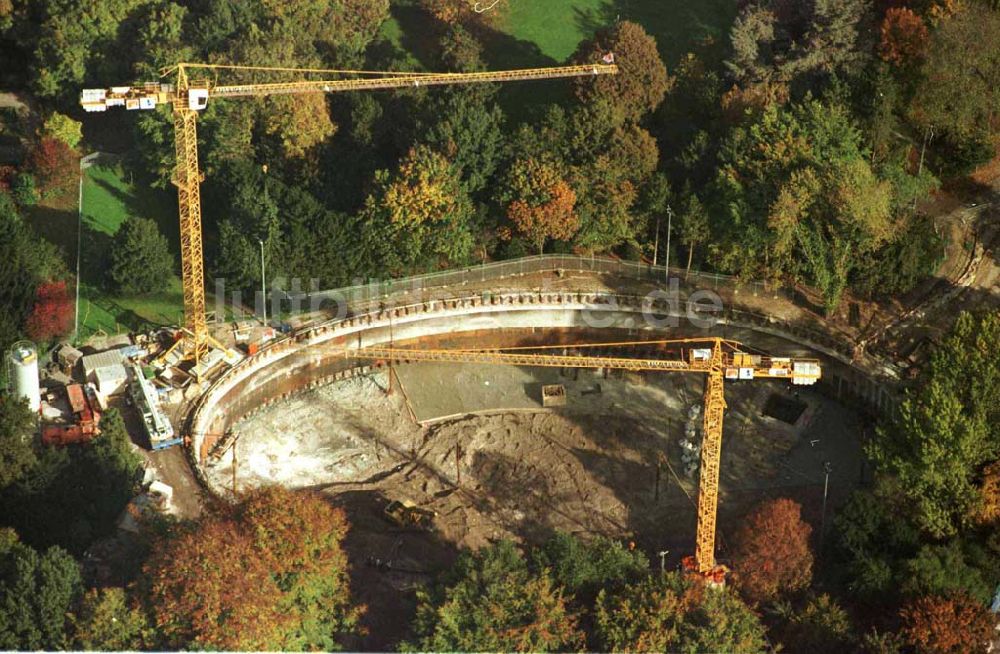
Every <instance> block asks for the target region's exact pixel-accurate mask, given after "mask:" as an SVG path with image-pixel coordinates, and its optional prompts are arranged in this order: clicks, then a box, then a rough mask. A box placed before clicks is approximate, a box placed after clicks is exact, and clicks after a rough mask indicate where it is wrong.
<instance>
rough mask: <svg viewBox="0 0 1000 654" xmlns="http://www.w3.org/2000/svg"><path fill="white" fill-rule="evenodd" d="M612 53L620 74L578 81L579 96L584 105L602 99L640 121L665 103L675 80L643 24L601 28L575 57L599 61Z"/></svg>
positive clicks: (623, 22)
mask: <svg viewBox="0 0 1000 654" xmlns="http://www.w3.org/2000/svg"><path fill="white" fill-rule="evenodd" d="M609 53H613V54H614V56H615V61H616V63H617V64H618V69H619V72H618V74H617V75H601V76H598V77H595V78H593V79H590V78H587V79H585V80H583V79H581V80H578V81H577V82H576V94H577V97H579V98H580V101H581V102H583V103H584V104H589V103H591V102H593V101H595V100H597V99H602V100H604V101H606V102H608V103H609V104H611V105H613V106H616V107H618V108H620V109H621V111H622V114H621V115H622V117H623V118H624V119H626V120H630V121H632V122H637V121H639V120H640V119H641V118H642V117H643V116H645V115H646V114H648V113H650V112H652V111H653V110H655V109H656V108H657V107H658V106H659V105H660V103H661V102H663V98H664V96H665V95H666V94H667V91H669V90H670V87H671V86H672V85H673V80H672V79H671V78H670V77H669V76H668V75H667V68H666V66H664V65H663V60H662V59H660V53H659V51H658V50H657V49H656V39H654V38H653V37H652V36H650V35H649V34H647V33H646V30H644V29H643V28H642V26H641V25H638V24H636V23H633V22H631V21H627V20H626V21H622V22H620V23H618V24H616V25H615V26H614V27H609V28H606V29H603V30H600V31H598V32H597V34H595V35H594V38H593V39H591V40H590V41H585V42H583V43H581V44H580V47H579V48H578V49H577V51H576V54H574V55H573V60H574V61H576V62H577V63H582V64H595V63H599V62H600V61H601V59H602V58H603V57H604V56H606V55H607V54H609Z"/></svg>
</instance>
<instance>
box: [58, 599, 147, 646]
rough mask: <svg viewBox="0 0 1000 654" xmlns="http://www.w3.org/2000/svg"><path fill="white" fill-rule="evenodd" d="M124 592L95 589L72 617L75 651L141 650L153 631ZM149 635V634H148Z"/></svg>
mask: <svg viewBox="0 0 1000 654" xmlns="http://www.w3.org/2000/svg"><path fill="white" fill-rule="evenodd" d="M127 602H128V600H127V598H126V596H125V590H124V589H123V588H114V587H112V588H101V589H97V588H92V589H90V590H88V591H87V592H86V594H85V595H84V596H83V599H82V600H81V601H80V606H79V608H78V609H77V610H76V611H75V612H74V613H73V614H72V615H70V625H71V630H70V632H71V634H72V641H71V642H72V647H73V648H75V649H81V650H118V651H122V650H133V651H135V650H140V649H143V647H144V642H145V641H144V634H145V632H147V631H148V630H149V628H150V627H149V625H148V624H147V622H146V619H145V617H144V616H143V614H142V612H141V611H139V610H138V609H135V608H130V607H129V606H128V603H127ZM146 635H148V634H146Z"/></svg>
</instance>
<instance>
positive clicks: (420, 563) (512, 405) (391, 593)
mask: <svg viewBox="0 0 1000 654" xmlns="http://www.w3.org/2000/svg"><path fill="white" fill-rule="evenodd" d="M397 370H398V372H399V378H400V380H401V382H402V390H400V389H398V388H397V389H396V390H395V392H393V393H392V394H391V395H387V394H386V393H385V389H386V384H387V380H388V377H387V375H386V374H385V373H378V374H375V375H372V376H370V377H361V378H356V379H353V380H349V381H346V382H340V383H338V384H332V385H329V386H326V387H322V388H319V389H316V390H313V391H309V392H307V393H303V394H300V395H298V396H295V397H293V398H291V399H289V400H286V401H285V402H282V403H278V404H275V405H272V406H271V407H268V408H267V409H265V410H263V411H262V412H260V413H258V414H256V415H254V416H252V417H250V418H248V419H246V420H244V421H242V422H241V423H239V424H238V425H237V427H236V432H237V434H238V440H237V442H236V446H235V451H236V467H235V472H236V484H237V488H239V489H243V488H246V487H248V486H251V485H257V484H262V483H281V484H284V485H288V486H292V487H300V488H301V487H309V488H314V489H320V490H323V491H324V492H326V493H327V494H328V495H329V496H330V497H331V500H332V501H333V502H335V503H336V504H338V505H340V506H343V507H344V509H345V511H346V512H347V514H348V517H349V519H350V521H351V525H352V531H351V534H350V536H349V537H348V540H347V548H348V551H349V554H350V557H351V562H352V575H353V577H354V586H353V587H354V589H355V591H356V592H357V593H358V595H359V597H360V600H361V601H362V602H365V603H367V604H368V605H369V606H371V607H372V610H371V612H370V616H371V618H370V619H371V620H372V622H369V623H368V625H367V626H368V627H369V630H370V633H369V636H367V637H366V638H365V639H363V640H361V641H359V642H357V643H355V644H354V646H356V647H358V648H365V649H371V648H375V649H382V648H385V647H388V646H390V645H392V644H393V643H395V642H396V641H397V640H398V639H399V638H400V637H403V636H405V633H406V628H407V625H408V624H409V622H410V620H411V618H412V610H413V596H412V595H413V594H412V592H410V591H411V590H412V589H413V588H414V587H415V585H417V584H420V583H424V582H426V581H428V580H429V579H430V573H432V572H434V571H436V570H439V569H440V568H442V567H443V566H446V565H447V564H448V563H449V562H450V561H451V560H453V558H454V556H455V555H456V553H457V551H459V550H460V549H462V548H476V547H480V546H482V545H485V544H487V543H489V542H491V541H494V540H497V539H500V538H513V539H515V540H519V541H527V542H537V541H540V540H543V539H544V538H546V537H547V536H548V535H550V534H551V533H552V532H553V531H555V530H562V531H567V532H571V533H577V534H580V535H584V536H586V535H591V534H604V535H608V536H612V537H615V538H623V539H630V540H634V541H635V542H636V543H637V545H638V546H639V547H640V548H642V549H643V550H645V551H646V552H647V554H648V555H649V556H650V558H651V560H655V559H656V557H655V552H657V551H660V550H663V549H667V550H670V552H671V555H670V560H671V561H672V562H676V561H677V560H678V559H679V558H680V556H682V555H684V554H686V553H689V552H690V550H691V548H692V546H693V538H694V527H695V507H694V498H696V496H697V486H696V484H697V479H696V478H694V477H693V476H689V475H688V474H687V473H686V472H685V465H684V462H683V461H682V452H681V447H680V445H679V443H678V441H679V440H680V439H681V438H682V437H683V436H684V433H685V424H686V422H687V420H688V412H689V411H690V407H691V406H692V405H699V404H700V402H701V397H700V396H701V391H700V388H701V385H702V379H701V377H700V376H692V375H649V376H645V377H644V376H639V375H629V376H617V377H616V376H611V377H610V378H605V377H604V376H603V375H601V374H599V373H596V372H593V371H580V372H579V373H578V374H577V375H575V376H561V375H560V373H559V371H558V370H557V369H534V368H515V367H508V366H475V367H473V366H454V365H452V366H449V365H447V364H410V365H407V366H402V367H400V368H398V369H397ZM542 383H562V384H564V386H565V387H566V390H567V396H568V405H567V406H566V407H564V408H558V409H543V408H542V407H541V406H539V397H540V390H539V389H540V386H541V384H542ZM773 394H778V395H780V396H781V397H785V398H786V399H789V400H795V399H797V401H799V402H801V405H802V408H803V409H804V410H803V413H802V415H801V417H800V418H798V420H797V421H796V422H795V424H788V423H786V422H782V421H781V420H778V419H776V418H772V417H767V416H764V415H762V410H763V408H764V406H765V404H766V402H767V401H768V399H769V398H770V397H771V396H772V395H773ZM727 401H728V402H729V410H728V413H727V417H726V420H727V422H726V432H725V439H726V440H725V445H724V447H723V463H722V470H723V473H722V496H721V503H720V544H721V545H722V556H723V557H724V555H725V554H724V552H725V549H724V544H725V534H726V533H727V531H728V530H730V529H731V528H732V527H733V525H734V524H735V523H734V520H735V519H736V518H737V517H738V516H739V515H742V513H743V512H744V511H745V510H746V508H747V507H748V506H749V504H750V503H752V502H754V501H756V500H758V499H760V498H762V497H764V496H771V495H785V496H792V497H796V498H798V499H800V500H801V501H803V502H804V503H805V504H806V508H807V514H808V515H809V516H810V517H811V518H813V519H814V520H818V517H819V516H818V515H817V514H818V502H819V501H820V498H821V491H822V485H823V463H824V462H826V461H829V462H831V463H832V466H833V474H832V476H831V488H832V491H833V496H834V498H833V499H834V500H836V499H837V498H841V497H843V496H844V495H845V494H846V493H847V491H848V490H849V488H850V487H852V486H853V485H855V484H856V483H857V482H858V480H859V477H860V475H861V452H860V445H859V437H860V435H861V433H862V426H861V425H860V423H859V421H858V419H857V418H856V416H854V415H853V414H851V413H850V412H849V411H847V410H846V409H844V408H842V407H840V406H839V405H837V404H835V403H832V402H830V401H828V400H826V399H825V398H823V397H821V396H819V395H817V394H814V393H811V392H808V391H804V392H801V393H800V394H799V396H798V397H797V398H795V397H794V396H793V391H792V390H791V388H789V387H786V386H781V385H779V384H776V383H771V382H755V383H754V384H746V385H739V384H732V385H730V387H729V389H728V390H727ZM456 409H457V410H456ZM456 413H458V414H459V415H455V414H456ZM411 416H419V417H420V419H421V420H423V421H424V422H425V424H423V425H421V424H418V423H417V422H416V421H415V420H413V418H412V417H411ZM435 416H449V417H447V418H446V419H443V420H436V419H435ZM696 423H697V424H699V425H700V419H699V420H696ZM233 472H234V467H233V459H232V456H231V455H228V454H227V455H225V456H223V457H222V459H221V460H220V461H219V462H218V463H216V464H215V465H214V467H212V468H211V469H210V470H209V477H210V480H211V481H212V483H214V484H215V485H216V487H218V488H230V487H231V485H232V482H233ZM403 499H406V500H410V501H412V502H414V503H415V504H417V505H419V506H421V507H423V508H426V509H429V510H432V511H435V512H436V514H437V515H436V518H435V519H434V527H433V530H431V531H430V532H423V531H419V530H413V529H402V528H400V527H398V526H397V525H394V524H392V523H391V522H389V521H387V520H386V519H385V517H384V516H383V514H382V512H383V509H384V507H385V504H386V503H387V502H388V501H390V500H403ZM817 528H818V524H817Z"/></svg>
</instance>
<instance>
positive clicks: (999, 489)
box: [973, 461, 1000, 525]
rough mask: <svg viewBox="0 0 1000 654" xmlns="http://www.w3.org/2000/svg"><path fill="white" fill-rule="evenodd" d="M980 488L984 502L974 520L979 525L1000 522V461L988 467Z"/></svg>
mask: <svg viewBox="0 0 1000 654" xmlns="http://www.w3.org/2000/svg"><path fill="white" fill-rule="evenodd" d="M979 488H980V496H981V497H982V502H981V504H980V506H979V508H978V509H976V511H975V513H974V514H973V516H974V519H975V521H976V522H978V523H979V524H983V525H989V524H994V523H996V522H997V521H998V520H1000V461H994V462H993V463H991V464H989V465H988V466H986V468H985V469H984V470H983V474H982V481H981V482H980V485H979Z"/></svg>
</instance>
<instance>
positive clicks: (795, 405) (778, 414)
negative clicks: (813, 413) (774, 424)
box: [763, 393, 809, 425]
mask: <svg viewBox="0 0 1000 654" xmlns="http://www.w3.org/2000/svg"><path fill="white" fill-rule="evenodd" d="M808 408H809V405H808V404H807V403H805V402H802V401H801V400H799V399H797V398H795V397H788V395H783V394H781V393H772V394H771V395H770V396H769V397H768V398H767V402H766V403H765V404H764V411H763V414H764V415H765V416H767V417H768V418H774V419H776V420H780V421H781V422H784V423H786V424H789V425H794V424H796V423H797V422H798V421H799V418H801V417H802V414H803V413H805V411H806V409H808Z"/></svg>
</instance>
